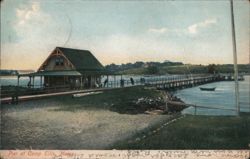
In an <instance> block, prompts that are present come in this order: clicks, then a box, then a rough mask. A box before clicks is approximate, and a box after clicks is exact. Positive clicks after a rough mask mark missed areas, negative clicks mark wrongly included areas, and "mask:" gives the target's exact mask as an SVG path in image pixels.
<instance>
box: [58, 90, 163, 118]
mask: <svg viewBox="0 0 250 159" xmlns="http://www.w3.org/2000/svg"><path fill="white" fill-rule="evenodd" d="M163 96H164V94H163V92H161V91H158V90H155V89H153V90H152V89H145V88H144V87H142V86H138V87H128V88H121V89H115V90H107V91H105V92H103V93H101V94H96V95H90V96H84V97H79V98H72V97H71V96H58V97H55V99H56V100H57V101H59V102H61V105H60V108H59V109H56V110H57V111H61V110H62V111H77V110H79V109H96V108H97V109H109V110H112V111H115V112H118V113H128V114H137V113H141V112H139V110H138V109H137V108H135V105H132V104H131V101H133V100H136V99H138V98H142V97H144V98H145V97H150V98H157V97H163Z"/></svg>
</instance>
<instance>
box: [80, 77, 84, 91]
mask: <svg viewBox="0 0 250 159" xmlns="http://www.w3.org/2000/svg"><path fill="white" fill-rule="evenodd" d="M80 80H81V89H82V88H83V83H82V76H81V78H80Z"/></svg>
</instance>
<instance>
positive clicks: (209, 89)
mask: <svg viewBox="0 0 250 159" xmlns="http://www.w3.org/2000/svg"><path fill="white" fill-rule="evenodd" d="M215 88H216V87H212V88H205V87H200V90H201V91H215Z"/></svg>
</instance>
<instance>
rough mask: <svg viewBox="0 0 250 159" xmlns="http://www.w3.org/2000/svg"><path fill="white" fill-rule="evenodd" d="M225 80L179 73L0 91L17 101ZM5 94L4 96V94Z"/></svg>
mask: <svg viewBox="0 0 250 159" xmlns="http://www.w3.org/2000/svg"><path fill="white" fill-rule="evenodd" d="M221 80H225V76H220V75H196V76H186V75H180V76H176V77H155V78H150V79H143V78H142V79H140V80H135V81H134V82H132V81H130V80H127V81H125V80H123V81H122V80H120V81H110V82H108V84H107V85H106V86H105V87H100V88H94V89H77V90H70V89H66V87H62V88H65V89H56V88H39V89H36V90H32V89H31V90H30V93H29V92H28V94H26V95H21V94H20V93H18V92H17V91H18V89H16V91H9V92H1V93H2V94H1V103H10V102H12V103H18V101H19V100H21V101H23V100H29V99H36V98H42V97H50V96H59V95H66V94H75V93H86V92H95V91H104V90H112V89H117V88H122V87H133V86H140V85H144V86H151V87H156V88H157V89H166V90H170V89H177V88H187V87H193V86H197V85H202V84H206V83H211V82H217V81H221ZM4 95H5V96H4Z"/></svg>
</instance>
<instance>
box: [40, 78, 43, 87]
mask: <svg viewBox="0 0 250 159" xmlns="http://www.w3.org/2000/svg"><path fill="white" fill-rule="evenodd" d="M42 82H43V76H40V88H42V85H43V84H42Z"/></svg>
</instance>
